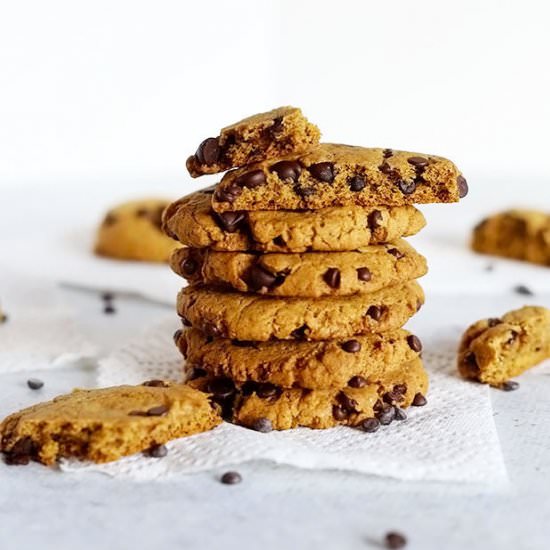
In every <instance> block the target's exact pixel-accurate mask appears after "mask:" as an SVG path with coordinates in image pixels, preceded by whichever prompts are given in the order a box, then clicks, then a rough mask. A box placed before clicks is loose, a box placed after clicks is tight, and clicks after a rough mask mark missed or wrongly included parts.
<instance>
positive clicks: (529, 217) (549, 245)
mask: <svg viewBox="0 0 550 550" xmlns="http://www.w3.org/2000/svg"><path fill="white" fill-rule="evenodd" d="M472 248H473V249H474V250H475V251H476V252H481V253H483V254H492V255H494V256H502V257H504V258H512V259H515V260H524V261H527V262H532V263H536V264H542V265H550V215H549V214H547V213H545V212H540V211H538V210H508V211H506V212H501V213H498V214H495V215H493V216H490V217H489V218H486V219H484V220H483V221H481V222H480V223H479V224H478V225H477V226H476V227H475V228H474V232H473V239H472Z"/></svg>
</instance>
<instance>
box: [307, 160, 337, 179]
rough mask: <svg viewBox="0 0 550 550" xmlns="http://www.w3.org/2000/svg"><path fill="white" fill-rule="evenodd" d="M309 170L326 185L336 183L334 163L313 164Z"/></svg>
mask: <svg viewBox="0 0 550 550" xmlns="http://www.w3.org/2000/svg"><path fill="white" fill-rule="evenodd" d="M308 170H309V173H310V174H311V175H312V176H313V177H314V178H315V179H317V180H319V181H324V182H325V183H332V182H333V181H334V176H335V173H334V164H332V162H318V163H317V164H312V165H311V166H310V167H309V168H308Z"/></svg>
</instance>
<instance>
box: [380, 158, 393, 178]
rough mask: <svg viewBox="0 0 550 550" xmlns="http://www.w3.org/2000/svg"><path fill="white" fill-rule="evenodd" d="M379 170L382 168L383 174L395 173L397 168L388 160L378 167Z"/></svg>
mask: <svg viewBox="0 0 550 550" xmlns="http://www.w3.org/2000/svg"><path fill="white" fill-rule="evenodd" d="M378 170H380V172H382V174H386V175H388V176H389V175H392V174H394V173H395V170H394V169H393V168H392V167H391V166H390V165H389V164H388V163H387V162H386V161H384V162H383V163H382V164H381V165H380V166H379V167H378Z"/></svg>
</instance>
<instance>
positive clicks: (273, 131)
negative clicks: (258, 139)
mask: <svg viewBox="0 0 550 550" xmlns="http://www.w3.org/2000/svg"><path fill="white" fill-rule="evenodd" d="M283 129H284V124H283V117H281V116H279V117H277V118H274V119H273V124H272V125H271V126H270V127H269V133H270V135H271V137H277V136H278V135H279V134H280V133H281V132H282V131H283Z"/></svg>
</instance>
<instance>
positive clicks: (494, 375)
mask: <svg viewBox="0 0 550 550" xmlns="http://www.w3.org/2000/svg"><path fill="white" fill-rule="evenodd" d="M548 358H550V310H548V309H546V308H543V307H536V306H526V307H523V308H521V309H518V310H515V311H511V312H509V313H506V315H503V316H502V317H500V318H494V319H484V320H482V321H478V322H477V323H474V324H473V325H472V326H470V327H469V328H468V330H466V332H465V333H464V336H463V337H462V341H461V343H460V347H459V351H458V370H459V371H460V373H461V374H462V376H464V377H465V378H469V379H472V380H477V381H479V382H483V383H485V384H491V385H492V386H496V387H504V388H506V386H505V384H506V383H507V382H508V381H509V379H510V378H513V377H514V376H518V375H519V374H521V373H522V372H524V371H526V370H527V369H529V368H531V367H534V366H535V365H538V364H539V363H541V362H542V361H544V360H545V359H548Z"/></svg>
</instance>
